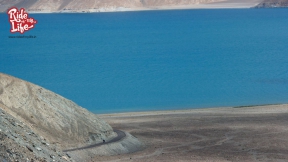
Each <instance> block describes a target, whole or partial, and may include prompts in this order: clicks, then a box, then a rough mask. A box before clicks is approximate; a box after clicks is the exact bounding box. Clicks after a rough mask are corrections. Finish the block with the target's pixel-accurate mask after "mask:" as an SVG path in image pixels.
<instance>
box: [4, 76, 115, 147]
mask: <svg viewBox="0 0 288 162" xmlns="http://www.w3.org/2000/svg"><path fill="white" fill-rule="evenodd" d="M0 107H1V108H2V109H3V111H5V112H6V113H8V114H10V115H12V116H13V117H14V118H16V119H18V120H19V121H21V122H23V123H25V124H26V125H27V126H28V127H29V128H30V129H31V130H33V131H34V132H35V133H36V134H39V135H40V136H42V137H43V138H45V139H47V141H49V142H50V143H55V144H59V146H61V147H62V148H63V149H65V148H71V147H78V146H84V145H87V144H91V143H96V142H101V141H102V140H103V139H104V140H109V139H111V138H113V137H115V136H116V134H115V133H114V132H113V129H112V128H111V127H110V125H108V124H107V123H106V122H104V121H103V120H101V119H99V118H98V117H97V116H96V115H95V114H93V113H90V112H89V111H87V110H86V109H84V108H81V107H80V106H78V105H76V104H75V103H74V102H72V101H70V100H67V99H65V98H64V97H61V96H59V95H57V94H55V93H53V92H51V91H49V90H46V89H44V88H42V87H40V86H37V85H34V84H32V83H29V82H26V81H23V80H20V79H17V78H14V77H12V76H8V75H5V74H1V73H0Z"/></svg>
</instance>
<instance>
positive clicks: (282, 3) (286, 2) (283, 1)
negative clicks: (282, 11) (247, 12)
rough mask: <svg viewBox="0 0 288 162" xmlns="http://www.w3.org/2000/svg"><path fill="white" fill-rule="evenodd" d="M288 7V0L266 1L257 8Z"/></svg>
mask: <svg viewBox="0 0 288 162" xmlns="http://www.w3.org/2000/svg"><path fill="white" fill-rule="evenodd" d="M272 7H288V0H264V1H263V2H262V3H260V4H258V5H257V6H256V8H272Z"/></svg>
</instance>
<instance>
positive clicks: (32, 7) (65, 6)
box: [0, 0, 225, 12]
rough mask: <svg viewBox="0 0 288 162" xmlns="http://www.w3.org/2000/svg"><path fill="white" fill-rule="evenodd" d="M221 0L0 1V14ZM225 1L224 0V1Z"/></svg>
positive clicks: (187, 3)
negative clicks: (17, 10)
mask: <svg viewBox="0 0 288 162" xmlns="http://www.w3.org/2000/svg"><path fill="white" fill-rule="evenodd" d="M221 1H223V0H83V1H79V0H53V1H50V0H0V12H5V11H6V10H7V9H8V8H10V7H11V6H16V7H24V8H26V9H27V10H29V11H38V12H67V11H70V12H73V11H75V12H102V11H122V10H135V9H141V8H142V9H147V8H157V7H161V6H162V7H163V6H167V7H173V6H185V5H193V4H205V3H213V2H221ZM224 1H225V0H224Z"/></svg>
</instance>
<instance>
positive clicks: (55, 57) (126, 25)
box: [0, 9, 288, 113]
mask: <svg viewBox="0 0 288 162" xmlns="http://www.w3.org/2000/svg"><path fill="white" fill-rule="evenodd" d="M30 17H33V18H35V19H36V20H37V21H38V24H36V27H35V28H34V29H32V30H30V31H28V32H26V33H25V34H24V35H25V36H29V35H32V36H36V38H34V39H25V38H8V36H12V35H19V34H11V33H10V32H9V28H10V24H9V22H8V15H7V14H0V20H1V25H0V39H1V42H0V44H1V46H0V72H3V73H6V74H10V75H13V76H16V77H19V78H21V79H24V80H28V81H30V82H32V83H35V84H38V85H40V86H43V87H45V88H47V89H49V90H52V91H54V92H56V93H59V94H60V95H62V96H64V97H66V98H68V99H71V100H73V101H74V102H76V103H77V104H79V105H80V106H82V107H85V108H87V109H89V110H90V111H92V112H95V113H113V112H125V111H146V110H166V109H185V108H205V107H222V106H241V105H259V104H278V103H288V9H218V10H171V11H143V12H119V13H93V14H30Z"/></svg>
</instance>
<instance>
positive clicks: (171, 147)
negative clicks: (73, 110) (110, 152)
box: [92, 104, 288, 161]
mask: <svg viewBox="0 0 288 162" xmlns="http://www.w3.org/2000/svg"><path fill="white" fill-rule="evenodd" d="M99 116H100V118H102V119H104V120H105V121H107V122H108V123H109V124H110V125H111V126H112V127H113V128H114V129H120V130H123V131H127V132H129V133H131V134H132V135H134V136H135V137H137V138H138V139H139V140H141V141H143V142H144V143H145V144H146V149H145V150H143V151H139V152H135V153H131V154H126V155H125V154H124V155H116V156H97V157H95V158H94V159H93V160H92V161H95V160H97V161H287V160H288V139H287V136H288V128H287V124H288V105H287V104H283V105H266V106H255V107H241V108H232V107H229V108H209V109H190V110H175V111H155V112H135V113H134V112H133V113H120V114H105V115H99Z"/></svg>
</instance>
